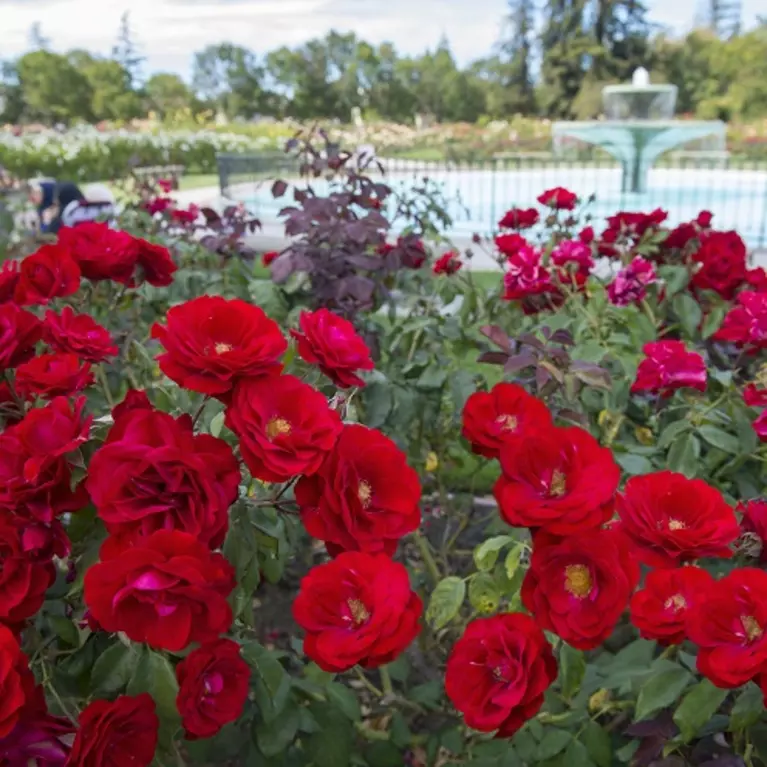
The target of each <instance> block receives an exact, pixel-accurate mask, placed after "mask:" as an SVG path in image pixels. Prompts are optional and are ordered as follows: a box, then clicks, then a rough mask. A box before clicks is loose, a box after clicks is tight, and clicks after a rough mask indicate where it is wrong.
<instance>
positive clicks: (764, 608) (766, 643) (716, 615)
mask: <svg viewBox="0 0 767 767" xmlns="http://www.w3.org/2000/svg"><path fill="white" fill-rule="evenodd" d="M766 631H767V573H765V572H764V570H759V569H757V568H755V567H744V568H741V569H739V570H733V571H732V572H731V573H729V574H728V575H725V577H724V578H722V579H720V580H718V581H714V582H713V583H712V584H710V585H709V587H708V589H707V590H706V594H705V598H704V599H700V600H698V601H697V603H696V604H695V605H693V607H692V609H691V610H690V612H689V614H688V616H687V636H688V637H689V638H690V639H691V640H692V641H693V642H694V643H695V644H697V645H698V658H697V668H698V671H699V672H700V673H701V674H703V675H704V676H705V677H708V679H710V680H711V681H712V682H713V683H714V684H715V685H716V686H717V687H725V688H730V687H740V685H742V684H746V682H748V681H749V680H751V679H754V678H755V677H756V676H757V675H758V674H759V673H760V672H761V671H762V670H763V669H764V668H765V664H767V634H766V633H765V632H766Z"/></svg>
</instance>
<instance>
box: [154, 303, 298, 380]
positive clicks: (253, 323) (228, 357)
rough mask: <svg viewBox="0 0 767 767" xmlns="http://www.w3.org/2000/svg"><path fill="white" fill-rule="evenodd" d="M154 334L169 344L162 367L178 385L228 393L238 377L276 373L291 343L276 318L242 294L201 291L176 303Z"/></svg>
mask: <svg viewBox="0 0 767 767" xmlns="http://www.w3.org/2000/svg"><path fill="white" fill-rule="evenodd" d="M152 338H157V339H159V340H160V343H161V344H162V345H163V346H164V347H165V353H164V354H161V355H160V356H159V357H158V358H157V359H158V362H159V363H160V369H161V370H162V372H163V373H165V375H166V376H168V378H170V379H171V380H173V381H175V382H176V383H177V384H178V385H179V386H181V387H183V388H184V389H190V390H191V391H198V392H202V393H203V394H213V395H221V394H228V393H229V392H230V391H231V390H232V387H233V386H234V383H235V381H236V380H237V379H240V378H256V377H258V376H262V375H277V374H278V373H279V372H280V371H281V370H282V364H281V363H280V362H279V358H280V357H281V356H282V354H283V353H284V351H285V349H287V346H288V343H287V341H286V340H285V338H284V336H283V335H282V333H281V332H280V328H279V326H278V325H277V323H276V322H274V321H273V320H270V319H269V318H268V317H267V316H266V315H265V314H264V312H263V311H262V310H261V309H260V308H259V307H257V306H253V305H252V304H249V303H247V302H245V301H241V300H240V299H239V298H233V299H231V300H226V299H225V298H221V296H200V297H199V298H193V299H192V300H191V301H187V302H186V303H183V304H179V305H178V306H174V307H173V308H172V309H171V310H170V311H169V312H168V314H167V317H166V325H165V326H163V325H160V324H158V323H155V324H154V325H153V326H152Z"/></svg>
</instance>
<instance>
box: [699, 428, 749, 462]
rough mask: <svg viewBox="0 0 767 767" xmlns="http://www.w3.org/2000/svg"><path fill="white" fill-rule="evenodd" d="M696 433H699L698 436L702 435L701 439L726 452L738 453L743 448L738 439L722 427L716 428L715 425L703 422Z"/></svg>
mask: <svg viewBox="0 0 767 767" xmlns="http://www.w3.org/2000/svg"><path fill="white" fill-rule="evenodd" d="M698 434H700V436H701V437H703V439H705V440H706V442H708V444H709V445H713V446H714V447H718V448H719V449H720V450H724V451H725V452H726V453H732V454H733V455H738V454H739V453H741V452H742V450H743V448H742V447H741V444H740V440H739V439H738V438H737V437H735V436H734V435H732V434H729V433H728V432H726V431H724V430H723V429H718V428H717V427H716V426H711V425H710V424H704V425H703V426H701V427H700V428H699V429H698Z"/></svg>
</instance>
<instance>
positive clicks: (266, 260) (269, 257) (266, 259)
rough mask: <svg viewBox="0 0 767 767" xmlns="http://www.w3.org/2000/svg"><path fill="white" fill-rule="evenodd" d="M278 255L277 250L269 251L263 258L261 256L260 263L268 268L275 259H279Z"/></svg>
mask: <svg viewBox="0 0 767 767" xmlns="http://www.w3.org/2000/svg"><path fill="white" fill-rule="evenodd" d="M279 256H280V253H279V251H277V250H270V251H269V252H268V253H264V255H263V256H261V263H262V264H263V265H264V266H269V264H271V263H272V261H274V260H275V259H276V258H279Z"/></svg>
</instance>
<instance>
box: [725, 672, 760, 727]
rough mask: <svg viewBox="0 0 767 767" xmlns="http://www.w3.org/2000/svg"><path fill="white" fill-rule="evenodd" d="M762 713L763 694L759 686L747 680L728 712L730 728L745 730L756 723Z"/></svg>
mask: <svg viewBox="0 0 767 767" xmlns="http://www.w3.org/2000/svg"><path fill="white" fill-rule="evenodd" d="M763 714H764V696H763V695H762V691H761V690H760V689H759V686H758V685H756V684H754V683H753V682H749V683H748V684H747V685H746V686H745V687H744V688H743V692H741V694H740V695H739V696H738V699H737V700H736V701H735V705H734V706H733V707H732V711H731V712H730V730H731V731H732V732H735V731H738V730H745V729H746V728H747V727H750V726H751V725H752V724H756V723H757V722H758V721H759V720H760V719H761V718H762V715H763Z"/></svg>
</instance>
